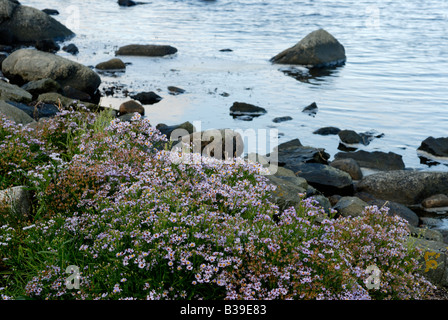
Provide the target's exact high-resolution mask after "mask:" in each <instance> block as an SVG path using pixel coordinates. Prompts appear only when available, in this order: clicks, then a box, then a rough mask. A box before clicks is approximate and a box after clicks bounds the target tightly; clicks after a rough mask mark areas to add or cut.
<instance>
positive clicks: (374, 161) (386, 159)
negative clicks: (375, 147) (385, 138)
mask: <svg viewBox="0 0 448 320" xmlns="http://www.w3.org/2000/svg"><path fill="white" fill-rule="evenodd" d="M334 158H335V160H339V159H347V158H351V159H354V160H356V161H357V162H358V164H359V165H360V166H361V167H364V168H370V169H376V170H382V171H389V170H402V169H404V168H405V166H404V162H403V159H402V156H401V155H398V154H396V153H393V152H389V153H385V152H382V151H373V152H368V151H364V150H359V151H356V152H338V153H336V154H335V156H334Z"/></svg>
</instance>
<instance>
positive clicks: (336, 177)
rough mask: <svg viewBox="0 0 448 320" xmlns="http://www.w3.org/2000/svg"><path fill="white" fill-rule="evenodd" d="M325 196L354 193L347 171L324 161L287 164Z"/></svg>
mask: <svg viewBox="0 0 448 320" xmlns="http://www.w3.org/2000/svg"><path fill="white" fill-rule="evenodd" d="M285 167H286V168H288V169H291V170H292V171H293V172H294V173H295V174H296V175H297V176H299V177H302V178H305V180H306V181H307V182H308V184H309V185H311V186H312V187H314V188H316V189H317V190H319V191H320V192H322V193H323V194H324V195H325V196H331V195H334V194H339V195H351V194H353V181H352V178H351V177H350V175H349V174H348V173H347V172H344V171H342V170H339V169H336V168H333V167H331V166H329V165H325V164H322V163H299V164H295V165H288V166H285Z"/></svg>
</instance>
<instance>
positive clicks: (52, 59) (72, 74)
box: [2, 49, 101, 94]
mask: <svg viewBox="0 0 448 320" xmlns="http://www.w3.org/2000/svg"><path fill="white" fill-rule="evenodd" d="M2 71H3V74H4V75H5V76H6V77H7V78H8V79H10V80H11V81H12V82H14V83H19V84H24V83H26V82H29V81H33V80H40V79H44V78H50V79H53V80H55V81H57V82H58V83H59V85H61V87H64V86H67V85H68V86H71V87H73V88H75V89H78V90H80V91H83V92H86V93H89V94H91V93H94V92H95V90H96V89H97V88H98V87H99V85H100V84H101V78H100V77H99V75H98V74H96V73H95V72H94V71H92V70H91V69H90V68H88V67H86V66H84V65H82V64H80V63H77V62H75V61H72V60H69V59H66V58H64V57H60V56H57V55H54V54H51V53H47V52H42V51H38V50H32V49H20V50H17V51H15V52H13V53H12V54H11V55H9V56H8V58H6V59H5V61H3V64H2Z"/></svg>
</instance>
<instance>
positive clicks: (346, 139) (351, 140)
mask: <svg viewBox="0 0 448 320" xmlns="http://www.w3.org/2000/svg"><path fill="white" fill-rule="evenodd" d="M338 136H339V139H341V141H342V142H343V143H347V144H357V143H362V142H363V139H362V137H361V136H360V135H359V134H358V133H357V132H356V131H353V130H341V131H340V132H339V133H338Z"/></svg>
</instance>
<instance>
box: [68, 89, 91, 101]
mask: <svg viewBox="0 0 448 320" xmlns="http://www.w3.org/2000/svg"><path fill="white" fill-rule="evenodd" d="M62 95H64V96H65V97H67V98H71V99H74V100H81V101H90V100H92V97H91V96H90V94H88V93H86V92H83V91H81V90H78V89H76V88H73V87H72V86H64V87H63V88H62Z"/></svg>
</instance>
